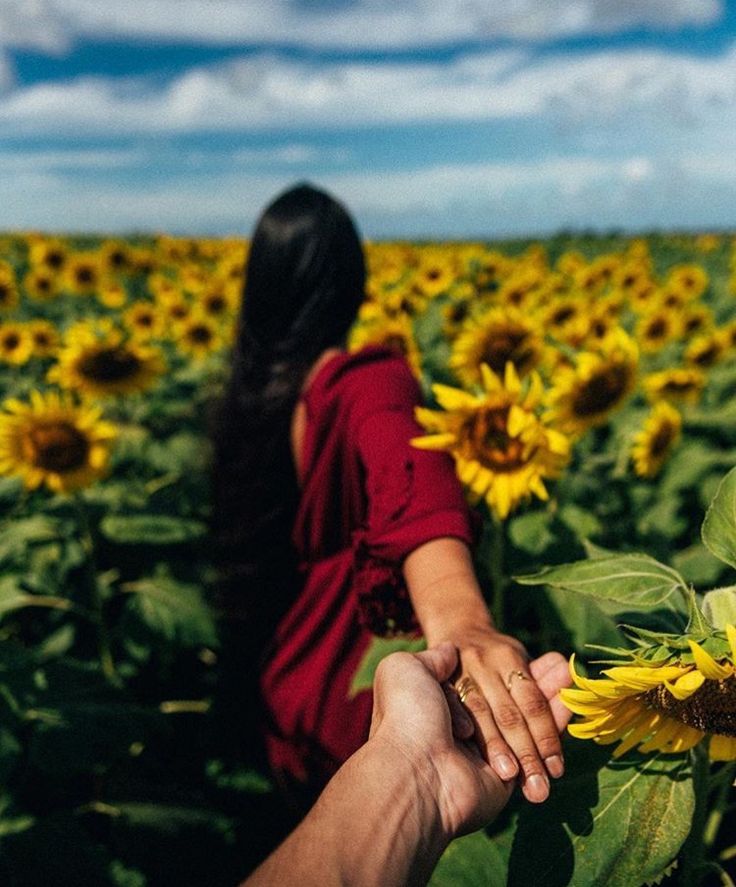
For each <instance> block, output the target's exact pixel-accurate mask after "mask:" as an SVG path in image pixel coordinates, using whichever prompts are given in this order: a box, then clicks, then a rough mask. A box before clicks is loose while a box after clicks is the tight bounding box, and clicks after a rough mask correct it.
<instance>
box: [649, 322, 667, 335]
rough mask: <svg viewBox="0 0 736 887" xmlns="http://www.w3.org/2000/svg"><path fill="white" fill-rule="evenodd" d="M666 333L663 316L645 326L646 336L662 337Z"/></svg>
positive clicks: (665, 323)
mask: <svg viewBox="0 0 736 887" xmlns="http://www.w3.org/2000/svg"><path fill="white" fill-rule="evenodd" d="M666 335H667V321H666V320H665V319H664V318H663V317H658V318H657V319H656V320H653V321H652V322H651V323H650V324H649V327H648V328H647V338H649V339H655V340H656V339H662V338H664V336H666Z"/></svg>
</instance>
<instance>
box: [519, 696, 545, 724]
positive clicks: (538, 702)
mask: <svg viewBox="0 0 736 887" xmlns="http://www.w3.org/2000/svg"><path fill="white" fill-rule="evenodd" d="M524 714H525V715H526V716H527V717H529V718H543V717H546V716H547V715H548V714H549V706H548V705H547V700H546V699H545V698H544V696H543V695H542V694H541V693H539V694H538V695H537V694H536V693H535V694H534V696H532V697H530V698H529V699H527V700H526V701H525V702H524Z"/></svg>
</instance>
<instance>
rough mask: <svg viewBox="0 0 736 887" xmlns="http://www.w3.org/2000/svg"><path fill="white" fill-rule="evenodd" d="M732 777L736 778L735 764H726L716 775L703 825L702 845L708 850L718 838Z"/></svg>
mask: <svg viewBox="0 0 736 887" xmlns="http://www.w3.org/2000/svg"><path fill="white" fill-rule="evenodd" d="M724 774H725V776H724ZM734 776H736V763H732V764H728V765H726V766H724V767H723V769H722V771H721V772H720V773H719V774H718V777H719V781H718V782H717V783H715V785H714V786H713V792H712V793H713V794H714V795H715V797H714V800H713V802H712V803H711V805H710V806H711V811H710V814H709V815H708V820H707V822H706V824H705V831H704V832H703V843H704V844H705V846H706V847H708V848H710V847H712V846H713V844H715V841H716V838H717V837H718V830H719V829H720V827H721V822H722V821H723V816H724V813H725V812H726V808H727V807H728V797H729V794H730V790H731V785H732V783H733V778H734Z"/></svg>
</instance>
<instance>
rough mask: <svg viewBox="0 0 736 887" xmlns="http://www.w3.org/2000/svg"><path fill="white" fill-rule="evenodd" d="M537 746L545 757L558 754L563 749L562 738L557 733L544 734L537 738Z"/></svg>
mask: <svg viewBox="0 0 736 887" xmlns="http://www.w3.org/2000/svg"><path fill="white" fill-rule="evenodd" d="M537 748H538V749H539V753H540V754H541V755H542V757H543V758H548V757H549V756H550V755H558V754H559V753H560V750H561V746H560V738H559V736H557V735H556V734H555V735H554V736H542V737H541V738H540V739H538V740H537Z"/></svg>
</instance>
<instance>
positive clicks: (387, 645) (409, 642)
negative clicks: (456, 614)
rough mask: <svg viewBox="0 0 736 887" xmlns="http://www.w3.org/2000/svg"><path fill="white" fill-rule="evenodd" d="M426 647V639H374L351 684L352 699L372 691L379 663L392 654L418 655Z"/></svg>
mask: <svg viewBox="0 0 736 887" xmlns="http://www.w3.org/2000/svg"><path fill="white" fill-rule="evenodd" d="M426 646H427V643H426V641H425V640H424V638H409V637H396V638H379V637H375V638H373V640H372V641H371V643H370V645H369V646H368V649H367V650H366V651H365V653H364V654H363V658H362V659H361V660H360V662H359V663H358V668H357V669H356V671H355V674H354V675H353V680H352V683H351V684H350V693H349V695H350V696H351V697H352V696H355V695H357V694H358V693H360V692H361V691H362V690H370V689H371V688H372V687H373V678H374V676H375V674H376V669H377V668H378V663H379V662H380V661H381V660H382V659H384V658H385V657H386V656H388V655H389V654H390V653H397V652H400V651H402V650H406V651H408V652H409V653H418V652H419V651H420V650H424V649H426Z"/></svg>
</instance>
